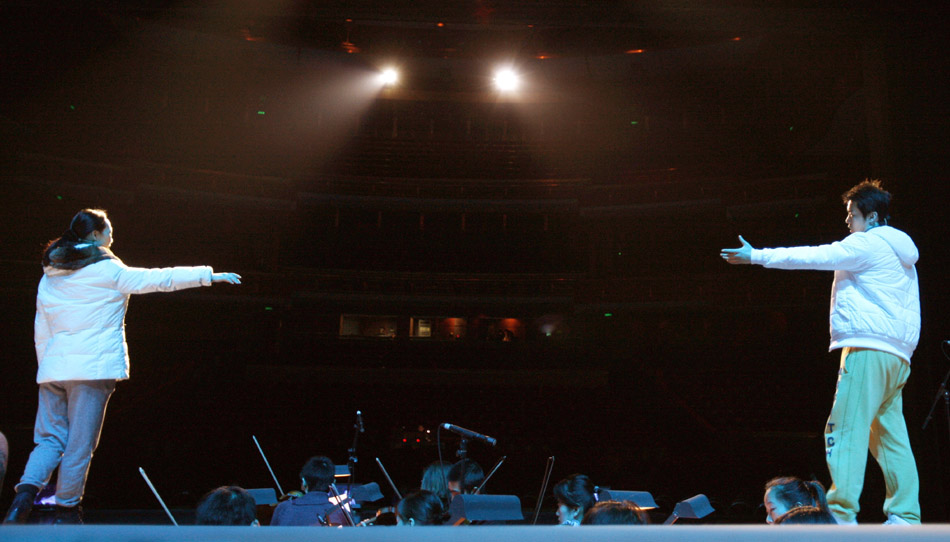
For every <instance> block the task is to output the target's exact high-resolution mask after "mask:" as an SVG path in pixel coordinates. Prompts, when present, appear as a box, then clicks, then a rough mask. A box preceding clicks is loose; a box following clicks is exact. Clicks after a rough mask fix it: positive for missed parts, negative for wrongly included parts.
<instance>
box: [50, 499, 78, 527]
mask: <svg viewBox="0 0 950 542" xmlns="http://www.w3.org/2000/svg"><path fill="white" fill-rule="evenodd" d="M53 525H82V506H79V505H78V504H77V505H76V506H59V505H56V515H55V519H53Z"/></svg>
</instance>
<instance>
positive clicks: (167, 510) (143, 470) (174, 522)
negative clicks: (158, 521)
mask: <svg viewBox="0 0 950 542" xmlns="http://www.w3.org/2000/svg"><path fill="white" fill-rule="evenodd" d="M139 473H141V474H142V478H145V483H146V484H148V487H149V489H151V490H152V494H154V495H155V498H156V499H158V502H159V503H160V504H161V505H162V508H164V509H165V513H166V514H168V519H170V520H172V523H173V524H175V527H178V522H177V521H175V516H173V515H172V512H171V510H169V509H168V507H167V506H165V501H163V500H162V497H161V495H159V494H158V491H157V490H156V489H155V486H153V485H152V481H151V480H149V479H148V475H147V474H145V469H143V468H142V467H139Z"/></svg>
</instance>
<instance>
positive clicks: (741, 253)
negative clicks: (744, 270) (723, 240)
mask: <svg viewBox="0 0 950 542" xmlns="http://www.w3.org/2000/svg"><path fill="white" fill-rule="evenodd" d="M739 242H740V243H742V246H741V247H739V248H724V249H721V250H720V251H719V256H720V257H721V258H722V259H723V260H726V261H727V262H729V263H731V264H733V265H735V264H749V263H752V245H750V244H749V242H748V241H746V240H745V239H743V238H742V236H741V235H740V236H739Z"/></svg>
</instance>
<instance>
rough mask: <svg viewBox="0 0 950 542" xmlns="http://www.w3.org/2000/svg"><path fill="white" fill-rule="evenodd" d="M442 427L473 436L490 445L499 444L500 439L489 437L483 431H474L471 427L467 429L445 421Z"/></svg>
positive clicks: (459, 433) (464, 435) (465, 435)
mask: <svg viewBox="0 0 950 542" xmlns="http://www.w3.org/2000/svg"><path fill="white" fill-rule="evenodd" d="M442 429H445V430H447V431H451V432H453V433H456V434H458V435H462V436H463V437H465V438H473V439H475V440H480V441H482V442H484V443H485V444H488V445H489V446H494V445H496V444H498V441H497V440H495V439H493V438H491V437H489V436H488V435H483V434H481V433H476V432H475V431H472V430H471V429H465V428H464V427H459V426H457V425H452V424H450V423H443V424H442Z"/></svg>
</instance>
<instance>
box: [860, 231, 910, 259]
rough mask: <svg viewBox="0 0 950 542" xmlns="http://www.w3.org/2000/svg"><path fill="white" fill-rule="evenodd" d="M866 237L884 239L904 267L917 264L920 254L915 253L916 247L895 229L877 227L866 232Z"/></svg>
mask: <svg viewBox="0 0 950 542" xmlns="http://www.w3.org/2000/svg"><path fill="white" fill-rule="evenodd" d="M867 233H868V235H876V236H878V237H880V238H881V239H884V241H885V242H887V244H888V245H890V246H891V248H892V249H894V253H895V254H897V258H898V259H899V260H900V261H901V264H902V265H903V266H904V267H910V266H912V265H915V264H916V263H917V259H918V258H920V252H918V251H917V245H915V244H914V241H913V239H911V238H910V236H909V235H907V234H906V233H904V232H902V231H900V230H899V229H897V228H892V227H890V226H878V227H876V228H872V229H870V230H868V231H867Z"/></svg>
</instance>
